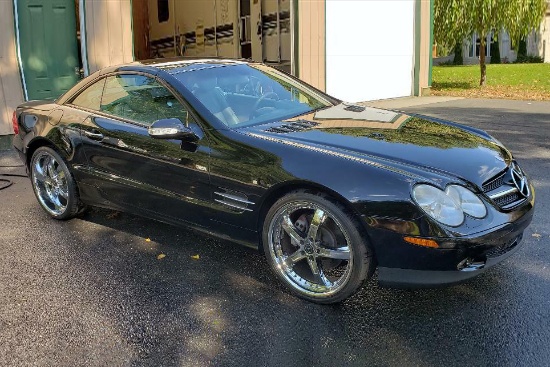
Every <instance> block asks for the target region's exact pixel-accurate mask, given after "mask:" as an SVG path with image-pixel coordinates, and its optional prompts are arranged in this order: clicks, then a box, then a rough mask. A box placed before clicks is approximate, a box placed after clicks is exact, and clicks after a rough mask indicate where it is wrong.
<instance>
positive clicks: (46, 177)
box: [29, 147, 81, 220]
mask: <svg viewBox="0 0 550 367" xmlns="http://www.w3.org/2000/svg"><path fill="white" fill-rule="evenodd" d="M29 168H30V174H31V183H32V186H33V189H34V193H35V194H36V198H37V199H38V202H39V203H40V205H41V206H42V208H44V210H45V211H46V212H47V213H48V214H49V215H51V216H52V217H53V218H55V219H62V220H63V219H70V218H72V217H74V216H75V215H76V214H77V213H78V212H79V210H80V209H81V204H80V200H79V198H78V192H77V187H76V183H75V182H74V179H73V177H72V175H71V173H70V171H69V168H68V167H67V165H66V164H65V161H64V160H63V158H61V156H60V155H59V154H58V153H57V152H56V151H55V150H53V149H52V148H50V147H40V148H38V149H36V151H35V152H34V153H33V155H32V158H31V163H30V167H29Z"/></svg>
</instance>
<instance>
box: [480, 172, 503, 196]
mask: <svg viewBox="0 0 550 367" xmlns="http://www.w3.org/2000/svg"><path fill="white" fill-rule="evenodd" d="M502 185H504V173H501V174H500V176H497V177H496V178H493V179H491V180H490V181H488V182H486V183H484V184H483V192H489V191H493V190H495V189H498V188H499V187H501V186H502Z"/></svg>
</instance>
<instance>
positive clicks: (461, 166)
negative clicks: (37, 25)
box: [14, 60, 535, 282]
mask: <svg viewBox="0 0 550 367" xmlns="http://www.w3.org/2000/svg"><path fill="white" fill-rule="evenodd" d="M211 62H214V63H224V62H227V63H231V62H232V61H220V60H213V61H211ZM170 70H172V69H170V68H166V67H163V64H162V63H161V62H151V63H133V64H128V65H125V66H121V67H111V68H107V69H104V70H102V71H100V72H96V73H94V74H93V75H91V76H90V77H88V78H86V79H84V80H83V81H81V82H80V83H78V84H77V85H76V86H75V87H73V88H72V89H71V90H70V91H69V92H67V93H66V94H65V95H64V96H62V97H60V99H59V100H57V101H55V102H53V101H50V102H46V101H38V102H28V103H26V104H23V105H21V106H19V107H18V109H17V114H18V117H19V121H20V125H21V121H24V117H25V116H26V115H32V116H36V118H37V122H36V125H35V126H34V127H33V128H32V129H27V128H25V127H24V126H22V127H21V132H20V134H19V135H17V136H16V137H15V138H14V146H15V148H16V149H17V150H18V151H19V152H20V154H21V156H22V158H23V159H24V160H25V162H27V163H28V161H29V159H30V156H31V155H32V152H33V151H34V149H36V148H37V147H38V146H41V145H50V146H52V147H55V149H56V150H58V151H59V152H60V153H61V154H62V155H63V157H64V158H65V159H66V161H67V162H68V163H69V166H70V169H71V171H72V172H73V175H74V177H75V179H76V181H77V182H78V186H79V191H80V196H81V199H82V200H83V201H84V202H85V203H87V204H90V205H98V206H103V207H108V208H115V209H118V210H125V211H129V212H133V213H136V214H139V215H143V216H146V217H149V218H152V219H156V220H161V221H165V222H168V223H172V224H176V225H185V226H190V227H192V228H195V229H198V230H202V231H205V232H207V233H210V234H214V235H217V236H221V237H223V238H227V239H231V240H233V241H235V242H239V243H242V244H245V245H249V246H253V247H257V246H258V244H259V241H260V238H261V234H260V232H261V227H262V223H263V216H264V215H265V213H266V212H267V210H268V209H269V207H270V206H271V205H272V204H273V202H274V201H275V200H276V199H278V198H279V197H281V196H282V195H284V194H285V193H288V192H290V191H292V190H294V189H297V188H305V189H311V190H314V191H322V192H325V193H327V194H329V195H331V196H332V197H333V198H335V199H336V200H338V201H340V202H341V203H342V204H343V205H344V206H346V207H347V208H348V210H349V211H350V212H352V213H353V214H354V215H355V216H356V217H357V219H358V221H359V222H360V223H361V225H362V226H363V227H364V233H365V237H366V239H367V241H368V243H369V244H370V245H371V246H372V248H373V250H374V252H375V256H376V259H377V262H378V264H379V266H380V267H383V268H391V269H411V270H434V271H449V272H453V273H456V269H457V264H458V263H459V262H460V261H462V260H464V259H465V258H472V259H477V258H483V257H484V256H485V253H486V252H487V251H488V250H490V249H491V248H494V247H496V246H500V245H502V244H504V243H506V242H508V241H509V240H510V237H511V236H512V237H514V238H516V237H518V236H519V235H520V234H521V233H522V232H523V230H524V229H525V228H526V227H527V226H528V225H529V223H530V221H531V218H532V215H533V211H534V201H535V195H534V188H532V187H531V188H532V190H531V196H530V197H529V198H527V199H526V200H525V201H524V202H523V203H522V204H521V205H519V206H517V207H516V208H514V210H511V211H504V210H500V209H499V208H497V207H496V206H495V204H494V203H493V202H492V201H491V200H490V199H489V198H488V197H487V196H486V195H485V194H484V193H483V190H482V185H483V183H484V182H486V181H487V180H489V179H491V178H492V177H494V176H495V175H497V174H499V173H500V172H503V171H505V170H506V169H508V167H509V166H510V164H511V162H512V161H513V157H512V155H511V153H510V152H509V151H508V150H506V148H504V147H503V146H502V145H500V143H498V142H496V141H494V139H492V138H491V137H490V136H489V135H487V134H486V133H484V132H483V131H479V130H476V129H473V128H469V127H465V126H461V125H457V124H454V123H451V122H447V121H440V120H435V119H432V118H425V117H422V116H406V115H403V114H400V113H397V112H393V111H384V110H377V109H373V108H366V109H364V108H362V107H357V106H355V107H354V106H351V108H350V106H348V105H345V104H342V103H340V101H338V100H336V99H331V100H332V101H333V103H334V107H331V108H328V109H326V110H322V111H318V112H317V113H312V114H308V115H303V116H297V117H295V118H292V119H290V120H286V121H276V122H271V123H268V124H264V125H259V126H252V127H245V128H239V129H230V128H228V127H227V126H225V125H224V124H221V123H220V121H219V120H217V119H216V118H215V117H214V116H213V115H212V114H210V113H209V112H208V110H206V109H205V108H204V107H203V106H202V105H201V104H200V103H199V101H198V100H197V99H196V98H195V96H194V95H193V94H192V93H191V92H189V91H188V90H187V89H186V88H185V87H184V86H182V85H181V84H180V83H179V82H178V81H177V80H176V79H175V77H174V76H173V75H171V74H170ZM117 73H143V74H145V75H148V76H152V77H155V78H157V80H159V81H160V82H161V83H163V84H164V85H165V86H167V87H168V88H169V89H170V90H171V91H172V92H173V93H174V94H175V95H176V96H177V97H178V98H181V102H182V104H183V105H184V106H185V108H187V109H188V111H189V120H188V121H187V122H186V124H187V126H188V128H189V129H190V130H192V131H193V133H194V134H193V135H194V136H195V137H196V138H194V139H193V140H192V141H188V140H185V139H184V140H174V139H172V140H165V139H153V138H152V137H150V136H149V134H148V131H147V127H146V126H143V125H140V124H138V123H134V122H132V121H126V120H121V119H117V118H114V117H113V116H109V115H105V114H103V113H98V112H94V111H88V110H84V109H79V108H75V107H74V106H71V105H70V104H69V102H70V100H71V97H72V96H74V95H76V94H77V93H79V92H80V91H81V90H83V89H85V88H86V87H87V86H89V85H91V84H92V83H93V82H94V81H96V80H97V79H98V78H101V77H102V76H104V75H110V74H117ZM300 121H307V122H308V123H310V126H309V127H304V126H305V125H303V124H302V125H300V126H301V127H299V128H291V129H289V128H288V127H289V126H291V127H292V126H294V125H293V124H295V123H297V124H300ZM418 183H429V184H432V185H434V186H437V187H440V188H442V189H444V188H445V186H447V185H448V184H451V183H454V184H460V185H463V186H466V187H468V188H470V189H471V190H472V191H474V192H476V193H478V194H479V196H480V197H481V198H482V200H483V201H484V202H485V204H486V206H487V208H488V214H487V216H486V218H483V219H475V218H471V217H467V218H466V220H465V222H464V223H463V224H462V225H461V226H459V227H456V228H453V227H449V226H445V225H442V224H440V223H438V222H436V221H434V220H432V219H431V218H429V217H427V216H426V215H425V214H424V212H423V211H422V210H420V209H419V208H418V207H417V205H416V204H415V203H414V201H413V200H412V198H411V190H412V188H413V186H414V185H415V184H418ZM228 197H229V199H228ZM231 197H233V198H238V199H239V200H237V201H235V200H232V199H231ZM243 202H244V203H246V204H242V203H243ZM237 204H238V205H237ZM404 236H414V237H421V238H431V239H436V240H437V241H438V243H439V244H440V247H441V248H439V249H432V248H426V247H421V246H416V245H412V244H410V243H408V242H405V241H404V240H403V237H404ZM381 281H383V279H381ZM446 282H447V281H446Z"/></svg>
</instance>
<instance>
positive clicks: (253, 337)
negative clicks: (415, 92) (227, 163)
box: [0, 100, 550, 367]
mask: <svg viewBox="0 0 550 367" xmlns="http://www.w3.org/2000/svg"><path fill="white" fill-rule="evenodd" d="M424 101H425V100H424ZM413 102H414V103H413ZM437 102H439V103H435V104H433V103H432V104H425V103H424V102H419V101H417V100H414V101H409V102H406V101H405V100H402V101H401V102H400V104H401V105H400V106H396V105H395V101H394V102H392V103H394V106H393V107H394V108H402V109H404V110H407V111H410V112H417V113H419V112H422V113H427V114H432V115H436V116H441V117H450V118H452V119H454V120H457V121H460V122H464V123H468V124H471V125H474V126H478V127H482V128H485V129H487V130H489V131H491V133H493V134H494V135H495V136H496V137H497V138H498V139H500V140H501V141H503V142H504V143H506V144H507V145H508V146H509V147H510V148H511V149H512V150H513V151H514V152H515V153H516V157H517V158H518V160H519V161H520V163H521V164H522V166H523V167H524V168H525V170H526V171H528V172H529V173H530V174H531V176H532V178H533V179H534V180H535V185H536V186H537V189H538V190H537V196H538V207H537V214H536V217H535V220H534V223H533V225H532V226H531V227H530V228H529V230H528V231H527V233H526V236H525V242H526V243H525V247H524V248H523V249H522V250H520V252H518V253H517V254H516V255H515V256H514V257H513V258H511V259H509V260H507V261H506V262H504V263H503V264H501V265H500V266H498V267H496V268H494V269H492V271H490V272H489V273H487V274H485V275H483V276H481V277H479V278H477V279H474V280H473V281H471V282H469V283H466V284H463V285H460V286H455V287H452V288H447V289H437V290H419V291H403V290H388V289H382V288H379V287H378V286H377V285H376V284H375V282H370V283H369V284H368V285H367V286H366V287H365V289H363V290H362V291H361V292H360V294H358V295H357V296H356V297H353V298H352V299H350V300H348V301H346V302H344V303H342V304H340V305H337V306H317V305H313V304H311V303H307V302H305V301H301V300H298V299H296V298H294V297H292V296H290V295H288V294H287V293H286V292H285V291H284V290H283V289H282V288H281V287H280V286H279V285H278V284H277V282H276V281H275V280H274V278H273V277H272V276H271V274H270V273H269V271H268V269H267V267H266V266H265V265H264V263H263V260H262V258H261V257H260V256H259V255H258V254H256V253H255V252H254V251H251V250H248V249H246V248H242V247H239V246H237V245H233V244H231V243H226V242H221V241H218V240H213V239H209V238H204V237H202V236H200V235H198V234H195V233H193V232H189V231H185V230H180V229H176V228H172V227H169V226H166V225H163V224H159V223H154V222H149V221H147V220H145V219H141V218H138V217H134V216H130V215H126V214H116V213H113V212H109V211H103V210H95V211H92V212H91V213H89V214H87V215H86V216H84V217H82V218H80V219H75V220H72V221H69V222H57V221H54V220H51V219H49V218H48V217H47V216H46V214H45V213H44V212H43V211H42V210H41V209H40V208H39V206H38V204H37V202H36V200H35V198H34V196H33V194H32V191H31V188H30V184H29V181H28V179H25V178H14V182H15V184H14V185H13V186H12V187H10V188H8V189H6V190H1V191H0V218H2V219H1V223H2V229H1V231H0V236H1V237H0V244H1V246H0V365H2V366H23V365H44V366H51V365H60V366H79V365H81V366H92V365H102V366H103V365H105V366H107V365H109V366H115V365H128V366H130V365H139V366H141V365H146V366H208V365H213V366H283V365H284V366H289V367H290V366H310V365H315V366H348V365H349V366H367V365H368V366H375V365H377V366H414V365H417V366H441V365H445V366H455V365H456V366H462V365H484V366H517V365H521V366H548V365H550V344H549V343H548V340H550V327H549V325H550V231H549V230H548V228H549V218H550V213H549V209H548V202H549V201H548V199H549V196H550V184H548V183H549V182H550V177H549V174H550V173H549V172H550V167H549V166H550V160H549V159H548V158H550V152H549V150H548V144H549V143H548V142H549V136H550V103H534V102H533V103H531V104H528V103H527V102H514V101H485V100H474V101H471V100H452V101H447V102H441V101H437ZM407 105H408V106H411V105H416V106H415V107H406V106H407ZM404 106H405V107H404ZM13 162H15V163H18V162H17V161H16V160H14V159H13V155H12V154H11V153H4V154H0V165H8V164H11V163H13ZM0 172H4V173H5V172H22V171H21V169H20V168H12V169H8V168H0ZM0 186H1V184H0ZM146 238H150V239H151V241H150V242H147V241H146ZM161 253H162V254H165V255H166V257H165V258H163V259H160V260H159V259H158V258H157V256H158V255H159V254H161ZM197 254H198V255H200V258H199V259H198V260H197V259H193V258H192V256H194V255H197Z"/></svg>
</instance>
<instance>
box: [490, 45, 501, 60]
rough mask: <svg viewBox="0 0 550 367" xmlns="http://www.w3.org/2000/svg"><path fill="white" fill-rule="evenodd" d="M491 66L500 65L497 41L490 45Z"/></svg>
mask: <svg viewBox="0 0 550 367" xmlns="http://www.w3.org/2000/svg"><path fill="white" fill-rule="evenodd" d="M491 64H500V46H499V44H498V41H495V42H493V43H491Z"/></svg>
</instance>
